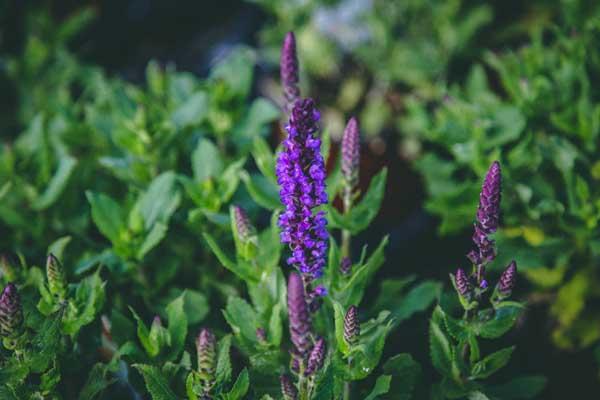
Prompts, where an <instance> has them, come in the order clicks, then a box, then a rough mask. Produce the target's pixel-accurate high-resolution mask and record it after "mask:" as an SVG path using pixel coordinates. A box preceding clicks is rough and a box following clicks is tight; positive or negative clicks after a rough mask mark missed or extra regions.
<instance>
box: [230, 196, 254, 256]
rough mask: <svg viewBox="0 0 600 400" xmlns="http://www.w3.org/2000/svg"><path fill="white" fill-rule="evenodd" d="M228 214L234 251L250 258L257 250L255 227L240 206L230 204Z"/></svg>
mask: <svg viewBox="0 0 600 400" xmlns="http://www.w3.org/2000/svg"><path fill="white" fill-rule="evenodd" d="M230 215H231V228H232V230H233V238H234V241H235V248H236V251H237V253H238V254H239V255H240V256H241V257H242V258H243V259H245V260H251V259H253V258H254V257H255V256H256V251H257V242H258V239H257V237H256V229H255V228H254V226H253V225H252V224H251V223H250V219H249V218H248V214H246V210H244V209H243V208H242V207H239V206H232V207H231V212H230Z"/></svg>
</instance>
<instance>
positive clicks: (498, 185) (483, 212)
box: [467, 161, 502, 288]
mask: <svg viewBox="0 0 600 400" xmlns="http://www.w3.org/2000/svg"><path fill="white" fill-rule="evenodd" d="M501 189H502V171H501V169H500V163H499V162H498V161H494V162H493V163H492V165H491V166H490V169H489V170H488V172H487V175H486V176H485V179H484V181H483V185H482V187H481V193H480V195H479V207H478V209H477V218H476V221H475V224H474V225H475V229H474V233H473V242H474V243H475V249H474V250H472V251H471V252H470V253H469V254H468V256H467V257H468V258H469V260H471V262H472V263H473V264H474V265H475V266H476V277H477V283H478V284H479V285H480V287H482V288H484V287H487V282H485V283H483V284H482V282H484V273H485V266H486V264H488V263H490V262H491V261H493V260H494V258H496V247H495V241H494V240H492V239H490V237H489V236H490V235H491V234H493V233H495V232H496V230H497V229H498V223H499V219H500V197H501Z"/></svg>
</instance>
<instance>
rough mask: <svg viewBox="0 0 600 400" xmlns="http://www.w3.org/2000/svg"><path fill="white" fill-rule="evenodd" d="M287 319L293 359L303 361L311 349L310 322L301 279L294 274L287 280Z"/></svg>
mask: <svg viewBox="0 0 600 400" xmlns="http://www.w3.org/2000/svg"><path fill="white" fill-rule="evenodd" d="M287 295H288V298H287V300H288V317H289V323H290V337H291V340H292V343H293V345H294V351H293V353H294V354H293V355H294V358H295V359H300V360H305V359H306V356H307V355H308V352H309V351H310V349H311V347H312V340H311V329H312V326H311V321H310V312H309V308H308V304H307V303H306V294H305V291H304V283H303V282H302V278H301V277H300V275H298V274H297V273H295V272H292V273H291V274H290V277H289V279H288V292H287Z"/></svg>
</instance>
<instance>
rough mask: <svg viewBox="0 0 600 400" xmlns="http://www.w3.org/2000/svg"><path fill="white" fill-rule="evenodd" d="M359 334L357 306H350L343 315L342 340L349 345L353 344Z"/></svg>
mask: <svg viewBox="0 0 600 400" xmlns="http://www.w3.org/2000/svg"><path fill="white" fill-rule="evenodd" d="M359 336H360V321H359V320H358V308H357V307H356V306H350V307H349V308H348V311H346V316H345V317H344V340H346V343H348V344H349V345H355V344H356V343H357V342H358V337H359Z"/></svg>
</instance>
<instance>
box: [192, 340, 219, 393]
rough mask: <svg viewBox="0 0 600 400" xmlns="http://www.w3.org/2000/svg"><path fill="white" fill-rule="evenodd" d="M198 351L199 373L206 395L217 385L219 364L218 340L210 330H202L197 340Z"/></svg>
mask: <svg viewBox="0 0 600 400" xmlns="http://www.w3.org/2000/svg"><path fill="white" fill-rule="evenodd" d="M196 351H197V353H198V373H199V375H200V380H201V382H202V389H203V390H204V392H205V394H208V393H209V392H210V389H211V388H212V386H213V385H214V383H215V372H216V366H217V365H216V362H217V339H216V338H215V335H214V334H213V333H212V332H211V331H210V330H208V329H202V330H201V331H200V334H199V335H198V338H197V339H196Z"/></svg>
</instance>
